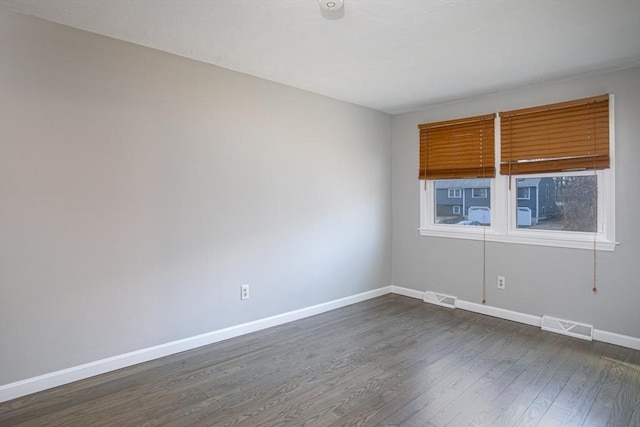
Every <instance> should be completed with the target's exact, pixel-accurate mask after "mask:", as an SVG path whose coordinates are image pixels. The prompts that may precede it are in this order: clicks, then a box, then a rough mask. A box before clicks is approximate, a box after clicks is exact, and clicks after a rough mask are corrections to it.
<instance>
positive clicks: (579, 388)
mask: <svg viewBox="0 0 640 427" xmlns="http://www.w3.org/2000/svg"><path fill="white" fill-rule="evenodd" d="M0 425H2V426H18V425H19V426H158V425H163V426H164V425H169V426H192V425H194V426H227V425H229V426H230V425H234V426H251V427H255V426H303V425H304V426H347V425H349V426H351V425H353V426H357V425H361V426H378V425H381V426H420V427H429V426H432V427H433V426H545V427H546V426H565V425H566V426H620V427H629V426H640V351H636V350H631V349H627V348H623V347H618V346H614V345H609V344H604V343H601V342H586V341H582V340H578V339H574V338H569V337H565V336H561V335H557V334H553V333H549V332H543V331H541V330H540V329H539V328H535V327H532V326H527V325H522V324H519V323H515V322H510V321H506V320H501V319H496V318H492V317H488V316H482V315H478V314H474V313H471V312H467V311H463V310H450V309H446V308H441V307H437V306H434V305H430V304H425V303H423V302H422V301H419V300H416V299H412V298H407V297H403V296H399V295H386V296H383V297H380V298H376V299H372V300H369V301H365V302H362V303H359V304H354V305H351V306H348V307H344V308H341V309H338V310H334V311H331V312H328V313H324V314H321V315H318V316H314V317H310V318H307V319H303V320H299V321H296V322H292V323H288V324H286V325H282V326H278V327H275V328H271V329H268V330H264V331H260V332H256V333H253V334H249V335H245V336H242V337H238V338H234V339H231V340H228V341H224V342H221V343H217V344H213V345H210V346H207V347H202V348H199V349H196V350H192V351H188V352H184V353H180V354H177V355H173V356H169V357H166V358H163V359H159V360H155V361H152V362H148V363H144V364H140V365H136V366H133V367H130V368H126V369H122V370H119V371H116V372H112V373H108V374H105V375H101V376H98V377H94V378H90V379H87V380H84V381H79V382H76V383H73V384H69V385H66V386H62V387H58V388H55V389H52V390H47V391H44V392H41V393H37V394H34V395H31V396H26V397H23V398H20V399H16V400H13V401H10V402H5V403H3V404H0Z"/></svg>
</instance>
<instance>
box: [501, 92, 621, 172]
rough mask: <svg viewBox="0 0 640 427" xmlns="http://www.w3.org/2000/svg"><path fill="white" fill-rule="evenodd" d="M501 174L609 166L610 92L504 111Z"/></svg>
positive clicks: (502, 116)
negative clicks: (591, 96)
mask: <svg viewBox="0 0 640 427" xmlns="http://www.w3.org/2000/svg"><path fill="white" fill-rule="evenodd" d="M500 117H501V118H502V120H501V124H500V133H501V143H502V145H501V150H500V173H501V174H503V175H507V174H520V173H525V174H526V173H544V172H561V171H565V170H574V169H593V168H595V169H606V168H608V167H609V163H610V161H609V96H608V95H603V96H598V97H594V98H586V99H581V100H576V101H569V102H564V103H560V104H551V105H546V106H541V107H534V108H527V109H523V110H514V111H507V112H503V113H500Z"/></svg>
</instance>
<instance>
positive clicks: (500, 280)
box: [498, 276, 506, 289]
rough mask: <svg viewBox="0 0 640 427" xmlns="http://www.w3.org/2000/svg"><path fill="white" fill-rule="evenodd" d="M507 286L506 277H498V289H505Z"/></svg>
mask: <svg viewBox="0 0 640 427" xmlns="http://www.w3.org/2000/svg"><path fill="white" fill-rule="evenodd" d="M505 285H506V280H505V278H504V276H498V289H504V288H505Z"/></svg>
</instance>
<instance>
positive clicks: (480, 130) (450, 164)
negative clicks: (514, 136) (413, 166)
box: [418, 115, 496, 179]
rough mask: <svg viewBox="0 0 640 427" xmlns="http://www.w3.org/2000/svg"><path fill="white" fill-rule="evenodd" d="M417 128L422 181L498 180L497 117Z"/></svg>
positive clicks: (470, 119)
mask: <svg viewBox="0 0 640 427" xmlns="http://www.w3.org/2000/svg"><path fill="white" fill-rule="evenodd" d="M418 128H419V129H420V162H419V172H418V176H419V179H452V178H489V177H494V176H495V174H496V167H495V129H494V115H485V116H476V117H467V118H464V119H458V120H448V121H445V122H437V123H428V124H421V125H418Z"/></svg>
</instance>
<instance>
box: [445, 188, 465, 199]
mask: <svg viewBox="0 0 640 427" xmlns="http://www.w3.org/2000/svg"><path fill="white" fill-rule="evenodd" d="M447 190H448V191H447V198H449V199H461V198H462V189H461V188H448V189H447ZM452 192H453V193H452ZM451 194H453V196H452V195H451ZM456 194H457V196H456Z"/></svg>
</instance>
